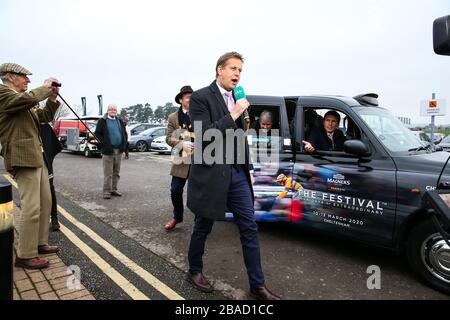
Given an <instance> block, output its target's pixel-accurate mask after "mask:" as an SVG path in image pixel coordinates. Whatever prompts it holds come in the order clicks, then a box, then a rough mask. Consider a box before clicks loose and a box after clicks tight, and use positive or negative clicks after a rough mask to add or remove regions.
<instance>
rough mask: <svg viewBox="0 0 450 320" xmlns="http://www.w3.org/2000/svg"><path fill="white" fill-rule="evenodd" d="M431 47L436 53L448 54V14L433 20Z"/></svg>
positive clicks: (449, 17)
mask: <svg viewBox="0 0 450 320" xmlns="http://www.w3.org/2000/svg"><path fill="white" fill-rule="evenodd" d="M433 47H434V52H435V53H436V54H440V55H445V56H450V16H445V17H440V18H437V19H436V20H434V23H433Z"/></svg>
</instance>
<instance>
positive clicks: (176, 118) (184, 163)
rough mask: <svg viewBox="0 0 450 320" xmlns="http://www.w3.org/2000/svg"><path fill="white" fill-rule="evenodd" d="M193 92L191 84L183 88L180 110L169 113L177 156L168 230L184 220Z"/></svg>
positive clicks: (171, 140) (172, 172)
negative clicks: (171, 213)
mask: <svg viewBox="0 0 450 320" xmlns="http://www.w3.org/2000/svg"><path fill="white" fill-rule="evenodd" d="M192 92H194V90H192V88H191V87H190V86H184V87H182V88H181V90H180V93H178V94H177V95H176V96H175V102H176V103H179V104H180V105H181V106H180V108H179V109H178V111H176V112H174V113H172V114H170V115H169V120H168V122H169V123H168V125H167V137H166V142H167V144H168V145H170V146H171V147H172V148H173V150H172V154H173V155H174V156H175V159H174V161H173V164H172V169H171V170H170V175H171V176H172V183H171V185H170V195H171V198H172V204H173V218H172V219H170V220H169V222H167V224H166V225H165V226H164V228H165V229H166V230H167V231H171V230H173V228H175V226H176V224H177V223H180V222H182V221H183V211H184V209H183V208H184V206H183V188H184V186H185V185H186V181H187V177H188V172H189V166H190V165H189V163H190V160H191V157H190V155H191V154H192V151H193V150H194V143H193V142H192V141H191V138H190V137H191V135H192V134H191V133H192V132H193V129H192V125H191V119H190V117H189V100H190V98H191V95H192Z"/></svg>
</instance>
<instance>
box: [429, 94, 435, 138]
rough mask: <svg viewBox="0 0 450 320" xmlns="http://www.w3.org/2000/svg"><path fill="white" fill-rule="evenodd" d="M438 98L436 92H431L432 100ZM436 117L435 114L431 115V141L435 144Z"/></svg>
mask: <svg viewBox="0 0 450 320" xmlns="http://www.w3.org/2000/svg"><path fill="white" fill-rule="evenodd" d="M435 99H436V93H432V94H431V100H435ZM434 117H435V116H431V135H430V138H431V143H433V144H434Z"/></svg>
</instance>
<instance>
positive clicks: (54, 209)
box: [49, 178, 58, 220]
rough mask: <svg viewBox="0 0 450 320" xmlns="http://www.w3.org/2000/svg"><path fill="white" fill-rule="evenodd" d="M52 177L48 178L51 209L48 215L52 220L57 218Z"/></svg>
mask: <svg viewBox="0 0 450 320" xmlns="http://www.w3.org/2000/svg"><path fill="white" fill-rule="evenodd" d="M53 179H54V178H51V179H49V182H50V193H51V194H52V211H50V217H51V219H52V220H54V219H57V218H58V210H57V203H56V193H55V186H54V185H53Z"/></svg>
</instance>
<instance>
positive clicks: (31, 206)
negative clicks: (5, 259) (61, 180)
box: [15, 164, 52, 259]
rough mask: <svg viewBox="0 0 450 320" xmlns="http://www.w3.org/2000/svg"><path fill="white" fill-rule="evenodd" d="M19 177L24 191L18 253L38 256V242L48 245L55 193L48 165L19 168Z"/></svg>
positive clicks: (21, 191)
mask: <svg viewBox="0 0 450 320" xmlns="http://www.w3.org/2000/svg"><path fill="white" fill-rule="evenodd" d="M15 179H16V181H17V185H18V188H19V194H20V216H19V221H18V225H17V233H18V234H19V237H18V248H17V256H18V257H19V258H22V259H30V258H35V257H37V256H38V245H44V244H48V232H49V222H50V211H51V208H52V196H51V193H50V183H49V181H48V169H47V166H46V165H45V164H44V166H43V167H42V168H23V167H21V168H16V175H15Z"/></svg>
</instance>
